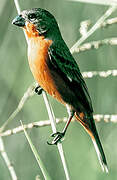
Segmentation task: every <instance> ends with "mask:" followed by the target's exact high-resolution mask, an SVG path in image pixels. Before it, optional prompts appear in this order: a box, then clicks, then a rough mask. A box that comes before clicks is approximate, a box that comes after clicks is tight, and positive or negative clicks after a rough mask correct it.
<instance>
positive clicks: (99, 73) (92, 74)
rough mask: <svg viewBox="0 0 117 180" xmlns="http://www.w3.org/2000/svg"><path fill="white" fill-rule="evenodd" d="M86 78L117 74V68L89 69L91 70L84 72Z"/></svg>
mask: <svg viewBox="0 0 117 180" xmlns="http://www.w3.org/2000/svg"><path fill="white" fill-rule="evenodd" d="M82 75H83V77H84V78H92V77H95V76H99V77H103V78H107V77H109V76H113V77H115V76H117V69H114V70H107V71H89V72H83V73H82Z"/></svg>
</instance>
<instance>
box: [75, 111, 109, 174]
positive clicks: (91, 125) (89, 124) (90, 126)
mask: <svg viewBox="0 0 117 180" xmlns="http://www.w3.org/2000/svg"><path fill="white" fill-rule="evenodd" d="M75 117H76V119H77V120H78V121H79V122H80V123H81V124H82V125H83V127H84V128H85V130H86V131H87V132H88V134H89V135H90V137H91V139H92V141H93V144H94V147H95V150H96V153H97V156H98V159H99V162H100V165H101V167H102V170H103V171H105V172H106V173H108V166H107V161H106V157H105V154H104V151H103V148H102V145H101V142H100V139H99V136H98V133H97V130H96V126H95V122H94V119H93V117H90V118H88V119H86V118H84V117H83V116H82V118H81V116H79V115H77V114H75Z"/></svg>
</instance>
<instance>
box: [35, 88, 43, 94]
mask: <svg viewBox="0 0 117 180" xmlns="http://www.w3.org/2000/svg"><path fill="white" fill-rule="evenodd" d="M42 91H43V89H42V88H41V86H37V87H36V88H35V92H36V93H37V94H38V95H41V94H42Z"/></svg>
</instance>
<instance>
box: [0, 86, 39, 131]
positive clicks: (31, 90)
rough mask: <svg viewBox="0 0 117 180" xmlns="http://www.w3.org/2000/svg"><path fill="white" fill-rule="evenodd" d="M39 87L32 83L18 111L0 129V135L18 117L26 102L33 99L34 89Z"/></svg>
mask: <svg viewBox="0 0 117 180" xmlns="http://www.w3.org/2000/svg"><path fill="white" fill-rule="evenodd" d="M36 86H37V83H32V84H31V85H30V86H29V88H28V89H27V91H26V92H25V93H24V95H23V97H22V98H21V100H20V102H19V104H18V106H17V108H16V110H15V111H14V112H13V113H12V114H11V115H10V117H9V118H8V119H7V121H5V123H4V124H3V125H2V127H1V128H0V133H1V132H3V131H4V129H5V128H6V126H7V125H8V124H9V123H10V122H11V121H12V120H13V119H14V118H15V117H16V115H17V114H18V113H19V112H20V111H21V110H22V108H23V106H24V104H25V102H26V101H27V100H28V99H29V98H30V97H32V96H33V95H34V94H35V92H34V89H35V87H36Z"/></svg>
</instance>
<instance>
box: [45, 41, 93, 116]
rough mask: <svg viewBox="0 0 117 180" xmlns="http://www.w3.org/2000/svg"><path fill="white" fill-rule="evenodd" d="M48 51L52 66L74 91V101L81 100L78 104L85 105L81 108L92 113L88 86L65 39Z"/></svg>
mask: <svg viewBox="0 0 117 180" xmlns="http://www.w3.org/2000/svg"><path fill="white" fill-rule="evenodd" d="M48 53H49V61H50V62H51V66H52V67H53V69H55V71H57V73H58V74H59V75H60V76H61V78H63V79H64V83H66V86H68V87H69V88H70V90H71V91H72V93H71V94H74V95H73V98H74V99H73V101H77V102H79V103H78V104H79V105H81V106H82V107H83V108H81V109H84V111H85V112H89V113H92V112H93V108H92V103H91V98H90V96H89V93H88V89H87V86H86V84H85V81H84V79H83V77H82V74H81V73H80V70H79V68H78V65H77V63H76V61H75V60H74V58H73V56H72V55H71V53H70V51H69V49H68V47H67V46H66V44H65V43H64V42H63V41H62V43H61V41H59V42H58V43H57V42H56V44H55V43H53V44H52V45H51V46H50V48H49V50H48ZM55 81H56V80H55ZM66 94H67V92H66ZM71 102H72V100H71Z"/></svg>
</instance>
